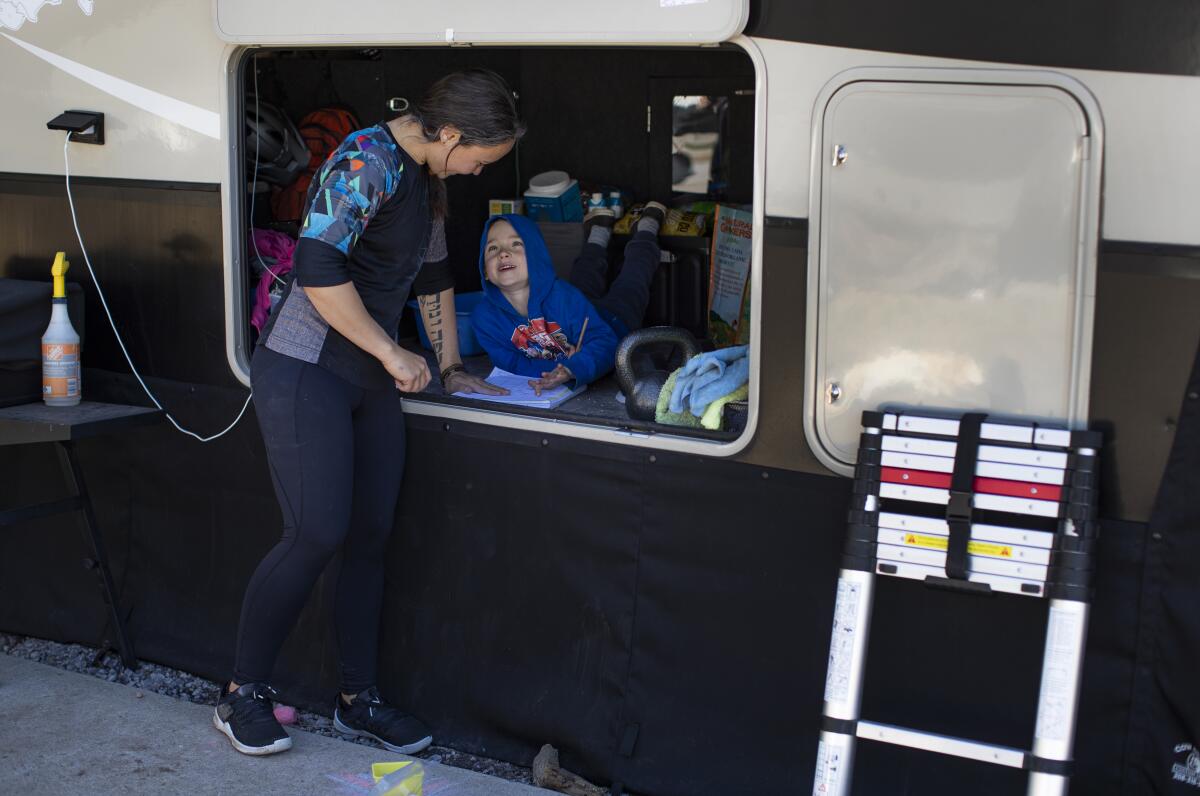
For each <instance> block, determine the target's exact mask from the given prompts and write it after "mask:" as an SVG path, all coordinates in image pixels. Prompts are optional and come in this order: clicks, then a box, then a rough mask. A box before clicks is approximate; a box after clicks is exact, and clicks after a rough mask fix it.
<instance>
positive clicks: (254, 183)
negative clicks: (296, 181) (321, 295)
mask: <svg viewBox="0 0 1200 796" xmlns="http://www.w3.org/2000/svg"><path fill="white" fill-rule="evenodd" d="M251 65H252V66H253V67H254V122H255V124H258V125H260V126H261V125H262V119H261V118H260V117H259V115H258V55H257V54H256V55H255V56H254V60H253V61H252V62H251ZM259 138H260V136H259V135H258V133H257V131H255V135H254V175H253V176H252V177H251V178H250V245H251V246H253V247H254V256H255V257H257V258H258V263H259V265H261V266H262V267H263V268H264V269H266V271H267V273H268V274H270V275H271V276H272V277H273V278H274V279H275V281H276V282H278V283H279V284H281V285H283V286H284V287H287V282H285V281H284V280H283V279H281V278H280V276H279V274H277V273H275V272H274V271H272V270H271V267H270V266H269V265H267V261H266V260H264V259H263V256H262V252H260V251H259V250H258V239H257V238H255V237H254V199H255V197H257V196H258V143H259ZM284 145H285V146H286V145H287V135H286V134H285V135H284Z"/></svg>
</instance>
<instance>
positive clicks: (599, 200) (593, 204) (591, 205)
mask: <svg viewBox="0 0 1200 796" xmlns="http://www.w3.org/2000/svg"><path fill="white" fill-rule="evenodd" d="M598 207H604V194H602V193H600V192H599V191H596V192H595V193H593V194H592V198H591V199H588V203H587V209H588V211H589V212H591V211H592V210H595V209H596V208H598Z"/></svg>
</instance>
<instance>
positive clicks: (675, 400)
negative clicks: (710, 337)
mask: <svg viewBox="0 0 1200 796" xmlns="http://www.w3.org/2000/svg"><path fill="white" fill-rule="evenodd" d="M749 350H750V346H748V345H739V346H733V347H732V348H718V349H717V350H716V351H706V352H704V353H703V354H697V355H696V356H694V357H692V358H691V359H689V360H688V361H687V364H685V365H684V366H683V367H682V368H680V370H679V376H678V378H676V379H675V390H674V391H673V392H672V393H671V406H670V409H671V411H672V412H675V413H679V412H682V411H683V410H684V407H685V406H686V407H687V409H688V411H690V412H691V413H692V414H693V415H695V416H696V417H700V416H701V415H703V414H704V410H705V409H706V408H707V407H708V405H709V404H710V403H712V402H713V401H715V400H717V399H718V398H720V397H721V396H723V395H728V394H729V393H731V392H733V391H734V390H736V389H737V388H738V387H741V386H742V385H743V384H745V383H746V382H747V381H748V380H749V378H750V357H749V356H747V353H748V352H749Z"/></svg>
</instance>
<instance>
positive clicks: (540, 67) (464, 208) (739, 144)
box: [241, 46, 754, 440]
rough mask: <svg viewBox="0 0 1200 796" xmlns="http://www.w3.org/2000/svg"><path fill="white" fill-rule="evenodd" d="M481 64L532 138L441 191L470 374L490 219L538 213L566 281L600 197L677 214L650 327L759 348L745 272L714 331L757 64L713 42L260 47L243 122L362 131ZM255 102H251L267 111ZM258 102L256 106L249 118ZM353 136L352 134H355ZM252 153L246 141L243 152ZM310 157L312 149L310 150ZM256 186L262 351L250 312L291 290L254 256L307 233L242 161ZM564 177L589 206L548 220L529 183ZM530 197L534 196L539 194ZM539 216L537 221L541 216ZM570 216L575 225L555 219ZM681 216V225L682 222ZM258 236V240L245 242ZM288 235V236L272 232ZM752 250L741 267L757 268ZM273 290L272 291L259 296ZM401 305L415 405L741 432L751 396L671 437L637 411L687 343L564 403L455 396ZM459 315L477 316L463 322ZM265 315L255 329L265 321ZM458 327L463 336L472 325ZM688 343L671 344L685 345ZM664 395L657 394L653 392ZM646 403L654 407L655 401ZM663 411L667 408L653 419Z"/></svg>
mask: <svg viewBox="0 0 1200 796" xmlns="http://www.w3.org/2000/svg"><path fill="white" fill-rule="evenodd" d="M468 67H485V68H489V69H492V70H495V71H496V72H497V73H499V74H500V75H502V76H503V77H504V78H505V79H506V80H507V81H508V83H509V85H510V86H511V87H512V88H513V90H514V91H515V92H516V94H517V96H518V103H519V109H520V114H521V116H522V118H523V119H524V121H525V122H526V124H527V128H528V131H527V133H526V134H525V136H524V138H523V139H522V140H521V141H520V143H519V144H518V146H517V147H516V148H515V149H514V151H513V152H512V153H511V154H509V155H508V156H507V157H506V158H504V159H503V160H501V161H500V162H498V163H496V164H495V165H493V166H490V167H488V168H486V169H484V170H483V172H482V174H481V175H479V176H475V177H465V176H458V177H452V178H450V179H448V180H447V181H446V187H447V194H448V215H447V218H446V222H445V225H446V226H445V228H446V239H447V240H446V242H447V249H448V252H449V266H450V268H451V269H452V272H453V276H454V284H455V293H456V301H457V308H458V328H459V337H460V344H461V346H462V348H463V355H464V356H463V361H464V365H465V366H466V368H467V369H468V371H470V372H471V373H474V374H476V375H480V376H486V375H488V373H490V371H491V369H492V365H491V362H490V361H489V359H488V357H487V355H486V354H485V353H483V351H482V348H480V347H478V344H477V343H475V342H474V340H473V335H472V334H471V330H470V329H469V328H465V326H466V327H469V323H470V321H469V307H470V305H471V302H472V301H473V300H475V299H478V297H479V296H480V295H481V294H480V293H479V291H480V277H479V273H478V265H477V262H478V249H479V239H480V234H481V231H482V229H483V226H484V223H485V220H486V219H487V218H488V216H489V215H490V214H491V213H494V212H512V210H513V209H515V210H517V211H520V210H521V209H522V207H524V212H525V214H526V215H529V216H531V217H533V218H534V219H535V220H536V221H537V222H538V226H539V228H540V230H541V232H542V234H543V237H544V238H545V240H546V243H547V246H548V248H549V250H550V254H551V258H552V260H553V263H554V266H555V270H556V273H557V274H558V276H559V277H560V278H565V277H566V275H567V273H568V271H569V269H570V267H571V263H572V260H573V259H574V257H575V256H576V254H578V253H579V250H580V247H581V246H582V244H583V242H584V227H583V224H582V222H581V221H579V220H577V219H579V218H581V216H582V213H583V212H586V210H587V207H586V205H587V204H588V202H591V203H592V205H593V206H594V205H595V204H596V202H597V200H599V201H602V202H604V203H606V204H608V205H609V206H610V207H612V206H613V205H616V206H615V207H612V209H613V210H614V212H616V213H618V214H620V215H627V216H628V215H630V214H633V215H632V216H631V218H632V217H636V213H637V211H638V208H639V207H640V206H641V205H642V204H643V203H645V202H647V201H651V200H653V201H658V202H661V203H663V204H665V205H666V206H667V207H668V208H673V209H675V210H676V211H677V212H675V213H671V214H669V216H668V220H667V221H666V223H664V225H663V228H662V229H661V230H660V234H659V244H660V247H661V249H662V252H663V254H662V263H661V264H660V266H659V268H658V270H657V271H656V273H655V275H654V279H653V282H652V287H651V292H650V302H649V307H648V308H647V311H646V315H645V320H644V327H670V328H672V329H674V330H676V334H677V335H679V336H682V337H684V338H686V339H687V340H689V341H691V342H692V343H693V344H694V348H693V350H700V351H709V350H712V349H714V347H722V346H728V345H731V344H732V343H745V342H748V335H749V328H750V324H749V323H748V322H747V317H746V315H745V314H744V313H745V311H747V308H748V297H749V285H748V281H749V280H748V276H746V277H743V279H745V282H746V284H744V285H743V286H742V290H743V299H742V308H741V312H739V313H738V317H737V318H736V320H735V321H734V323H735V324H737V323H738V322H741V328H740V329H739V330H738V331H737V332H733V331H731V329H730V327H729V326H727V325H725V324H724V321H720V320H716V319H717V315H715V314H714V315H712V318H711V319H710V301H711V296H710V293H711V290H712V283H713V281H714V278H719V279H721V280H725V281H726V282H727V281H728V280H727V277H726V276H724V275H723V274H724V272H723V271H722V273H721V274H719V275H717V274H714V273H713V270H714V269H713V267H712V259H713V253H714V248H713V243H714V241H713V237H714V228H715V227H716V226H717V225H716V224H715V223H714V219H716V218H717V217H718V215H717V214H718V213H725V214H726V215H725V216H724V217H725V218H728V217H729V214H730V213H738V212H740V213H744V214H747V215H745V216H741V217H745V218H748V214H749V212H750V210H751V201H752V178H753V161H754V68H753V65H752V63H751V61H750V59H749V57H748V56H747V55H746V54H745V53H744V52H742V51H741V50H739V49H737V48H734V47H725V46H723V47H705V48H659V49H652V48H606V49H587V48H570V49H565V48H563V49H560V48H537V49H518V48H478V47H450V48H438V49H432V48H424V49H413V48H408V49H402V48H397V49H333V50H330V49H322V50H317V49H298V50H266V49H264V50H252V51H250V52H248V53H247V55H246V57H245V59H244V60H243V62H242V78H241V84H242V88H243V90H242V95H241V113H242V114H243V118H245V115H246V114H248V113H262V110H261V108H262V107H263V106H265V105H269V106H273V107H274V108H277V109H278V110H279V111H280V112H282V113H283V114H285V115H286V116H287V117H288V118H289V119H290V120H291V121H292V122H293V123H295V124H296V125H297V129H301V130H307V132H306V133H305V135H308V134H309V133H311V131H312V130H313V129H314V127H313V125H314V124H316V125H317V128H319V127H320V125H321V124H322V123H324V124H326V125H327V126H328V125H329V124H330V123H329V122H328V120H329V119H336V118H337V117H336V116H334V115H331V114H337V113H339V112H344V111H348V112H349V113H350V114H352V115H353V118H354V120H355V121H357V122H358V124H359V127H367V126H369V125H372V124H376V123H379V122H382V121H386V120H388V119H391V118H394V117H395V116H398V115H400V111H402V110H403V108H404V102H405V100H406V99H408V98H414V99H415V98H418V97H420V96H421V93H422V92H423V91H424V89H425V88H426V87H427V86H428V85H430V84H431V83H432V82H434V81H435V80H437V79H438V78H439V77H441V76H443V75H445V74H447V73H450V72H453V71H455V70H458V69H463V68H468ZM256 104H257V105H256ZM256 107H257V108H259V110H256ZM355 129H357V128H355ZM247 148H249V147H247ZM310 148H311V147H310ZM245 154H246V157H245V158H243V165H244V167H245V184H246V188H247V190H246V192H245V195H244V197H243V201H244V202H245V204H244V206H243V208H242V214H241V217H242V218H248V219H251V223H250V224H246V225H244V227H245V228H244V229H243V230H242V233H241V234H242V236H243V243H244V245H243V249H242V250H243V251H247V260H246V262H247V263H248V264H249V265H248V267H247V268H246V271H245V277H246V280H247V281H246V283H245V285H244V289H243V290H242V291H241V292H242V295H243V296H244V298H245V302H246V305H245V316H244V317H245V318H246V319H247V323H246V334H247V342H248V343H249V344H250V345H249V346H248V348H250V347H252V346H253V344H254V342H255V340H256V337H257V333H258V331H257V328H256V326H255V325H252V324H251V318H252V317H253V314H254V313H253V310H254V305H255V302H256V301H257V302H259V304H260V305H261V304H262V302H263V301H264V299H263V295H271V296H272V298H276V297H277V296H278V294H279V293H280V285H281V284H282V281H281V280H278V279H274V277H272V275H271V273H270V271H269V269H270V267H271V265H272V263H273V262H274V261H273V259H272V258H271V256H270V254H264V253H262V252H261V251H256V249H255V241H259V240H266V239H265V238H260V236H261V235H262V234H263V232H261V231H264V230H265V231H269V232H270V233H271V234H273V235H276V234H278V235H284V236H289V237H291V238H292V239H293V240H294V238H295V237H296V235H297V234H298V223H297V219H296V218H295V216H296V215H297V210H296V209H295V204H296V201H295V194H296V189H295V187H293V188H292V189H291V191H290V193H291V194H292V195H293V196H292V202H291V207H289V206H288V205H289V203H288V200H287V197H286V196H283V195H282V194H285V193H287V190H286V189H285V188H284V187H282V186H280V185H278V184H272V181H271V180H270V179H266V178H264V177H265V176H266V175H268V174H269V171H268V170H265V169H262V168H256V167H255V162H254V160H253V153H252V152H249V151H248V152H246V153H245ZM553 171H559V172H566V174H567V175H568V176H569V179H570V180H571V181H574V182H573V183H572V187H574V185H575V184H577V185H578V189H579V197H578V199H575V198H574V197H573V195H571V194H567V195H565V196H563V197H561V199H562V201H563V202H565V203H571V202H573V203H575V204H578V205H580V207H578V208H571V207H567V206H565V205H564V206H558V207H550V208H549V209H547V206H546V205H545V203H544V202H543V203H542V204H540V205H538V207H537V208H534V207H531V206H530V203H526V204H525V205H523V206H522V205H521V204H517V205H516V206H515V208H513V206H512V205H510V204H503V203H506V202H507V203H511V202H513V201H514V200H518V201H526V200H527V199H528V197H527V196H526V191H527V190H529V189H530V183H531V179H532V178H533V177H535V176H536V175H540V174H543V173H545V172H553ZM534 201H535V202H536V201H538V200H534ZM535 211H536V212H535ZM560 217H565V218H566V219H567V220H559V218H560ZM672 222H674V223H672ZM251 228H253V229H254V230H258V231H259V232H255V233H254V238H253V240H252V239H251ZM276 239H277V240H281V241H283V244H284V245H286V244H287V241H286V240H284V239H283V238H276ZM628 240H629V237H628V233H627V232H626V233H624V234H622V227H621V224H620V218H618V221H617V225H616V227H615V228H614V235H613V237H612V240H611V242H610V244H609V247H608V255H609V278H610V279H611V278H613V277H614V276H615V274H616V272H617V269H619V267H620V263H621V253H622V251H623V249H624V246H625V243H626V242H627V241H628ZM748 257H749V255H748V251H747V254H746V263H745V269H746V270H747V272H748V267H749V266H748ZM264 279H265V280H267V284H268V285H270V286H271V287H270V289H269V290H259V283H260V281H262V280H264ZM412 298H413V299H414V300H413V301H410V302H409V304H408V305H407V307H406V309H405V314H404V318H403V320H402V322H401V327H400V342H401V343H402V344H403V345H404V346H405V347H406V348H409V349H410V350H413V351H420V352H422V353H423V354H424V355H425V356H426V358H427V359H428V360H429V362H430V366H431V373H433V374H434V378H433V380H432V383H431V384H430V386H429V387H428V388H427V390H426V392H425V394H423V395H422V396H421V397H422V399H424V400H429V401H432V402H446V403H453V404H456V405H460V406H465V407H472V408H477V409H481V410H488V411H503V412H511V413H516V414H524V415H531V416H535V417H553V418H555V419H558V420H568V421H574V422H581V423H588V424H593V425H600V426H608V427H613V428H618V429H628V430H630V431H631V432H635V433H671V434H676V435H682V436H693V437H703V438H709V439H715V440H723V439H732V438H736V437H737V436H738V435H739V434H740V433H741V431H742V430H743V429H744V428H745V425H746V421H747V416H746V415H747V402H746V401H745V400H733V401H730V402H729V403H726V404H725V405H724V406H723V408H721V411H720V419H719V427H718V428H716V429H715V430H710V429H709V428H693V427H692V426H691V425H686V426H685V425H672V426H665V425H662V424H660V423H659V422H656V420H654V419H647V418H646V409H645V396H644V395H642V396H640V400H641V405H640V409H641V411H640V412H639V413H637V414H640V415H641V418H638V417H635V416H633V414H631V412H633V409H631V408H630V404H632V403H634V402H633V401H630V400H627V397H626V393H628V392H630V391H631V387H630V385H631V381H630V378H631V377H630V374H631V373H632V378H633V382H632V383H633V384H635V385H636V384H637V383H639V382H642V381H643V380H648V383H653V382H654V380H655V378H656V375H657V379H658V382H659V383H661V381H662V378H663V376H664V375H665V374H666V373H669V372H670V371H672V370H674V369H676V368H678V367H680V365H681V364H682V363H683V361H684V360H685V359H686V356H685V353H684V352H685V350H686V349H685V347H684V346H683V345H680V344H677V343H674V342H670V339H671V338H672V335H670V334H668V335H665V340H664V337H663V336H658V337H655V336H650V338H649V339H647V341H646V343H645V345H639V346H638V347H637V348H636V351H634V352H632V355H631V358H627V359H626V361H627V362H628V363H629V365H630V367H629V368H627V369H625V370H624V376H625V382H624V383H625V389H624V390H622V386H621V383H619V381H618V378H617V376H616V375H615V372H614V373H610V374H609V375H607V376H605V377H603V378H601V379H600V380H598V381H596V382H594V383H593V384H591V385H590V386H589V387H588V389H587V390H585V391H583V392H582V393H580V394H578V395H576V396H574V397H572V398H570V399H569V400H567V401H566V402H565V403H563V404H561V405H560V406H558V407H557V408H554V409H544V408H537V407H533V406H522V405H509V404H504V405H501V404H496V403H493V402H489V401H482V400H472V399H467V398H460V397H454V396H449V395H445V394H444V393H443V391H442V389H441V386H440V384H439V383H438V379H437V372H438V370H437V364H436V361H435V359H434V357H433V354H432V352H431V351H429V350H428V349H427V348H426V347H425V345H423V342H426V343H427V341H424V340H423V335H422V331H423V330H422V329H421V327H420V319H419V314H418V311H417V310H416V302H415V295H414V296H413V297H412ZM464 308H466V311H465V312H464ZM259 318H260V319H261V318H262V314H261V312H260V314H259ZM464 325H465V326H464ZM676 339H677V338H676ZM655 394H657V392H655ZM650 406H651V408H653V402H652V401H651V404H650ZM660 416H661V414H660Z"/></svg>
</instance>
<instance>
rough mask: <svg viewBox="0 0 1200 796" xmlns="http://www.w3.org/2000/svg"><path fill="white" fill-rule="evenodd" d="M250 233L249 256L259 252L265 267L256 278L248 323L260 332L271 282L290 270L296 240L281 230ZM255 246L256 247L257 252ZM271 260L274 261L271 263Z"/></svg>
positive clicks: (268, 311) (269, 296) (263, 230)
mask: <svg viewBox="0 0 1200 796" xmlns="http://www.w3.org/2000/svg"><path fill="white" fill-rule="evenodd" d="M250 234H251V235H253V236H254V238H253V240H252V241H251V244H250V252H249V254H250V257H251V258H255V257H257V256H258V255H259V254H261V255H262V260H263V265H264V266H266V269H267V270H266V271H265V272H264V273H263V275H262V277H261V278H259V280H258V290H256V291H255V294H254V309H253V310H252V311H251V312H250V323H252V324H254V328H255V329H257V330H258V331H260V332H261V331H262V328H263V326H264V325H265V324H266V322H267V316H268V315H269V314H270V312H271V283H272V282H274V281H275V276H283V275H284V274H286V273H287V272H288V271H290V270H292V254H293V253H294V252H295V251H296V241H294V240H292V239H291V238H290V237H288V236H287V235H284V234H283V233H282V232H276V231H274V230H271V229H254V230H251V231H250ZM255 248H257V249H258V251H257V253H256V252H255ZM271 260H274V261H275V262H274V263H273V264H271V263H270V261H271ZM271 274H274V275H275V276H272V275H271Z"/></svg>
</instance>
